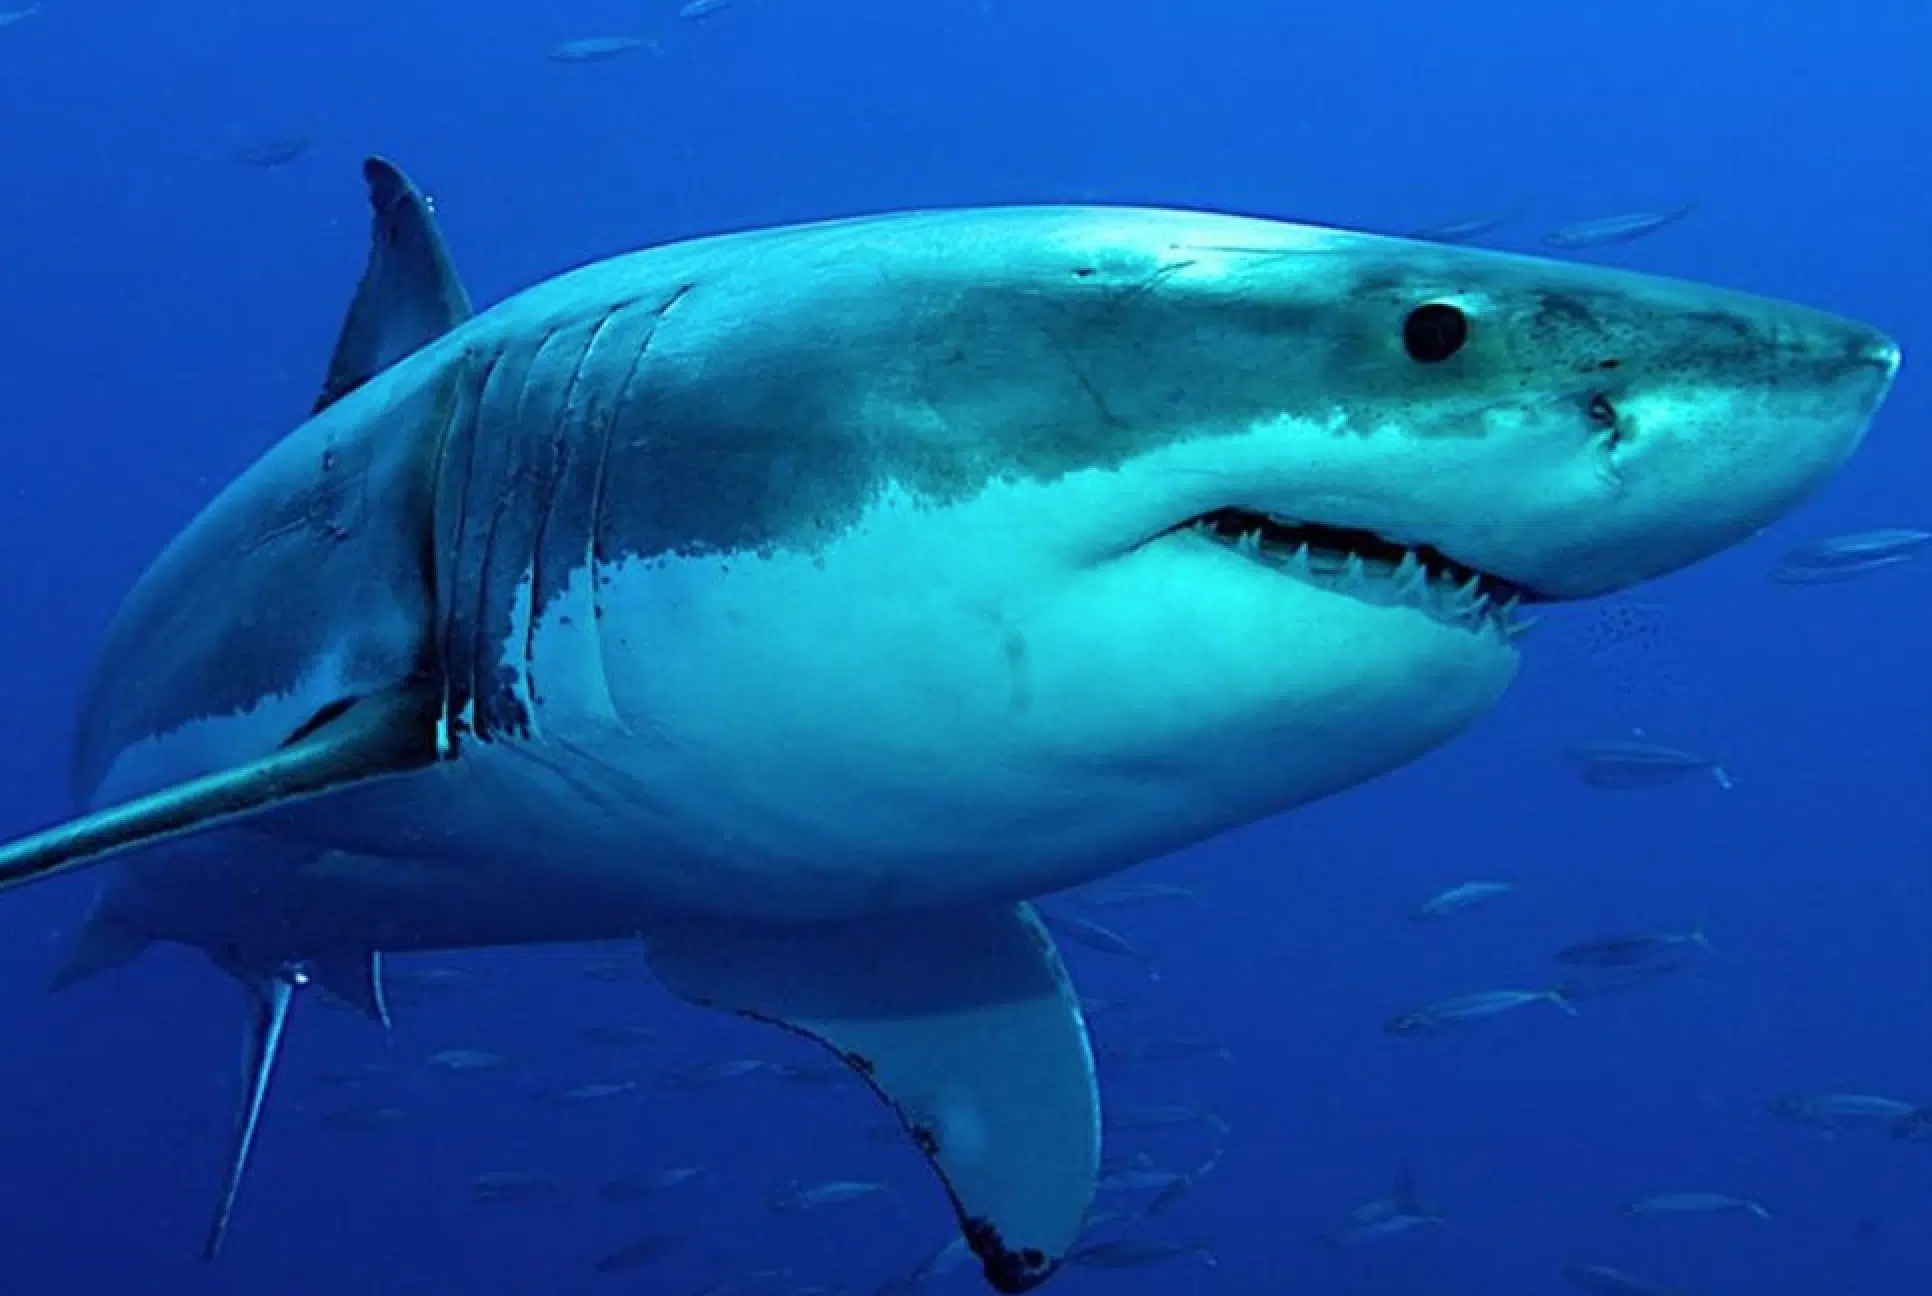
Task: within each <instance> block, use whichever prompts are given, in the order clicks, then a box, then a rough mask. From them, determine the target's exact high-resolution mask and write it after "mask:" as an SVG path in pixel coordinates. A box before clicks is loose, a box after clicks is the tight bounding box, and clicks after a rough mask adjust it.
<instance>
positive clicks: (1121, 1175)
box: [1094, 1166, 1187, 1193]
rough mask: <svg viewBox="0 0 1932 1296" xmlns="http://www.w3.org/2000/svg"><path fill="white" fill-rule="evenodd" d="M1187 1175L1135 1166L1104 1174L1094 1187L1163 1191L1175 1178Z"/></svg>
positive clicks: (1096, 1188)
mask: <svg viewBox="0 0 1932 1296" xmlns="http://www.w3.org/2000/svg"><path fill="white" fill-rule="evenodd" d="M1186 1177H1187V1176H1186V1175H1184V1174H1182V1173H1181V1172H1180V1171H1179V1170H1160V1169H1156V1168H1154V1167H1152V1166H1145V1167H1141V1166H1133V1167H1128V1168H1125V1169H1120V1170H1115V1171H1113V1172H1112V1173H1110V1174H1104V1175H1102V1176H1101V1177H1100V1181H1099V1182H1098V1183H1097V1184H1095V1185H1094V1188H1095V1190H1096V1191H1098V1192H1118V1193H1154V1192H1162V1191H1164V1190H1166V1189H1167V1188H1169V1187H1171V1186H1172V1185H1173V1183H1174V1181H1175V1180H1177V1179H1185V1178H1186Z"/></svg>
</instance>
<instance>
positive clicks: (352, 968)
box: [307, 950, 390, 1030]
mask: <svg viewBox="0 0 1932 1296" xmlns="http://www.w3.org/2000/svg"><path fill="white" fill-rule="evenodd" d="M307 967H308V971H309V975H310V976H311V977H313V978H314V979H315V983H316V984H317V985H319V986H321V987H322V988H323V989H324V990H326V991H328V992H329V993H330V994H331V995H334V996H335V997H336V998H337V999H340V1000H341V1001H342V1002H343V1003H345V1004H348V1005H349V1006H350V1007H351V1008H354V1009H357V1010H358V1011H360V1012H361V1013H362V1015H363V1016H365V1017H367V1018H369V1019H370V1020H371V1021H374V1022H376V1023H377V1024H378V1025H380V1026H381V1027H382V1028H383V1029H384V1030H388V1029H389V1026H390V1018H389V999H388V997H387V996H386V995H384V994H383V991H382V951H380V950H370V951H368V952H367V953H362V952H360V951H356V950H344V951H342V952H340V953H337V954H330V955H327V956H324V957H320V958H312V959H309V960H308V961H307Z"/></svg>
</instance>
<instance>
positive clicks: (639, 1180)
mask: <svg viewBox="0 0 1932 1296" xmlns="http://www.w3.org/2000/svg"><path fill="white" fill-rule="evenodd" d="M704 1174H705V1168H704V1167H703V1166H701V1165H687V1166H673V1167H672V1168H671V1169H669V1170H659V1171H657V1172H655V1173H653V1174H627V1175H621V1176H619V1177H618V1178H616V1179H612V1180H610V1181H609V1182H607V1183H604V1184H601V1185H599V1186H598V1189H597V1195H598V1196H599V1197H602V1198H603V1199H604V1200H605V1201H607V1202H629V1201H643V1200H644V1199H645V1198H646V1197H655V1196H657V1194H659V1193H662V1192H669V1191H670V1190H671V1189H673V1188H680V1187H683V1186H684V1185H685V1184H688V1183H692V1182H694V1181H696V1180H698V1179H700V1178H702V1177H703V1176H704Z"/></svg>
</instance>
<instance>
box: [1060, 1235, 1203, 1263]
mask: <svg viewBox="0 0 1932 1296" xmlns="http://www.w3.org/2000/svg"><path fill="white" fill-rule="evenodd" d="M1186 1256H1193V1257H1195V1258H1196V1259H1198V1260H1199V1261H1200V1262H1201V1263H1202V1264H1204V1265H1207V1266H1209V1267H1210V1268H1211V1267H1213V1266H1214V1265H1216V1264H1218V1263H1220V1262H1219V1261H1217V1260H1216V1259H1215V1258H1214V1252H1212V1251H1210V1250H1209V1249H1208V1248H1207V1246H1206V1245H1205V1244H1203V1243H1200V1242H1163V1241H1160V1240H1159V1239H1157V1238H1110V1239H1108V1240H1107V1241H1104V1242H1088V1243H1085V1244H1084V1245H1081V1246H1078V1247H1075V1248H1074V1249H1073V1250H1072V1251H1071V1252H1070V1253H1068V1255H1067V1263H1068V1264H1070V1265H1084V1266H1086V1267H1087V1268H1089V1269H1135V1268H1139V1267H1140V1266H1141V1265H1150V1264H1159V1263H1161V1262H1162V1261H1165V1260H1179V1259H1182V1258H1183V1257H1186Z"/></svg>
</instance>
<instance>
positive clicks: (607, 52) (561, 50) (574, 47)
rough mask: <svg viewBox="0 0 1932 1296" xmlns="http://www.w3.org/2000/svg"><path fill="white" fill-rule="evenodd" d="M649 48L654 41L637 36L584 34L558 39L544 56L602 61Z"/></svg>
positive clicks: (556, 59)
mask: <svg viewBox="0 0 1932 1296" xmlns="http://www.w3.org/2000/svg"><path fill="white" fill-rule="evenodd" d="M648 48H653V46H652V43H651V42H650V41H647V40H644V39H642V38H640V37H637V36H582V37H579V38H577V39H576V40H567V41H558V42H557V43H556V44H555V45H552V46H551V47H550V48H549V49H547V50H545V51H544V52H543V56H544V57H545V58H547V59H549V60H550V61H551V62H552V63H601V62H603V61H604V60H605V59H614V58H620V57H622V56H623V55H625V54H629V53H631V52H633V51H635V50H641V49H648Z"/></svg>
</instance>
